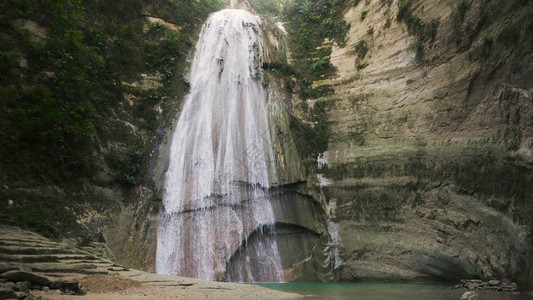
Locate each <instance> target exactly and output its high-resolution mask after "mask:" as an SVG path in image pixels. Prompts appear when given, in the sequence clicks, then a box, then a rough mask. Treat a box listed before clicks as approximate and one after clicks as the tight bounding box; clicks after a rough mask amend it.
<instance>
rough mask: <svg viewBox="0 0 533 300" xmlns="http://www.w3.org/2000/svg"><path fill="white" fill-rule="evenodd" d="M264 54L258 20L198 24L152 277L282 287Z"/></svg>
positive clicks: (218, 18)
mask: <svg viewBox="0 0 533 300" xmlns="http://www.w3.org/2000/svg"><path fill="white" fill-rule="evenodd" d="M262 53H263V51H262V46H261V36H260V29H259V25H258V21H257V17H256V16H254V15H252V14H250V13H248V12H246V11H244V10H236V9H225V10H222V11H219V12H217V13H214V14H213V15H212V16H211V17H210V18H209V20H208V21H207V22H206V23H205V24H204V27H203V29H202V33H201V35H200V39H199V41H198V44H197V47H196V54H195V57H194V59H193V62H192V67H191V73H190V83H191V90H190V94H189V95H188V96H187V98H186V100H185V104H184V107H183V109H182V112H181V114H180V117H179V120H178V122H177V124H176V127H175V129H174V132H173V136H172V141H171V146H170V163H169V168H168V171H167V173H166V179H165V180H166V182H165V191H164V195H163V209H162V212H161V214H160V220H159V229H158V241H157V254H156V269H157V272H158V273H161V274H169V275H179V276H187V277H195V278H201V279H207V280H233V281H245V282H280V281H283V272H282V268H281V260H280V258H279V254H278V250H277V244H276V240H275V238H274V236H273V234H272V230H271V229H272V228H273V224H274V214H273V211H272V207H271V205H270V201H269V197H270V195H269V187H270V186H271V185H274V184H277V182H276V170H275V164H274V155H273V153H272V149H271V146H270V144H271V139H270V132H269V126H268V116H267V109H266V103H265V102H266V93H265V91H264V90H263V87H262V85H261V66H262V59H263V57H262Z"/></svg>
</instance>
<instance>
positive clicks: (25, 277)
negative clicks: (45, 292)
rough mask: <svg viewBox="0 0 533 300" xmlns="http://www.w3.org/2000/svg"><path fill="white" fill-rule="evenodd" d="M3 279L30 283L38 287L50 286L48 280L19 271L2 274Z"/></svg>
mask: <svg viewBox="0 0 533 300" xmlns="http://www.w3.org/2000/svg"><path fill="white" fill-rule="evenodd" d="M0 277H2V278H6V279H9V280H11V281H15V282H16V281H29V282H31V283H34V284H38V285H48V284H49V283H50V281H49V280H48V278H46V277H43V276H39V275H36V274H33V273H29V272H24V271H19V270H13V271H7V272H5V273H2V275H0Z"/></svg>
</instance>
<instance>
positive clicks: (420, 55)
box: [409, 40, 424, 62]
mask: <svg viewBox="0 0 533 300" xmlns="http://www.w3.org/2000/svg"><path fill="white" fill-rule="evenodd" d="M409 50H410V51H412V52H414V53H415V59H416V60H417V61H418V62H422V61H423V60H424V43H423V42H422V41H421V40H416V41H414V42H412V43H411V44H409Z"/></svg>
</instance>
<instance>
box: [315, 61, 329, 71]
mask: <svg viewBox="0 0 533 300" xmlns="http://www.w3.org/2000/svg"><path fill="white" fill-rule="evenodd" d="M328 65H329V62H328V61H326V60H324V59H319V60H317V61H315V62H314V63H312V64H311V70H312V71H313V72H323V71H325V70H326V69H327V68H328Z"/></svg>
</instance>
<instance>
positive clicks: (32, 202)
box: [0, 193, 79, 238]
mask: <svg viewBox="0 0 533 300" xmlns="http://www.w3.org/2000/svg"><path fill="white" fill-rule="evenodd" d="M1 197H2V199H6V201H2V203H1V204H0V220H2V223H3V224H8V225H14V226H19V227H21V228H25V229H30V230H34V231H37V232H39V233H41V234H43V235H44V236H46V237H50V238H54V237H58V236H60V235H61V234H62V233H65V232H71V231H72V230H74V229H75V228H76V227H79V225H78V224H77V223H76V220H75V218H74V216H73V215H72V213H71V211H69V209H68V208H72V207H73V203H72V201H71V200H70V201H69V200H67V199H65V198H62V197H53V198H50V197H45V196H32V198H28V197H29V196H28V195H26V194H15V195H13V194H12V195H9V194H3V193H2V194H1ZM7 199H13V200H12V201H13V202H12V204H8V201H7Z"/></svg>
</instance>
